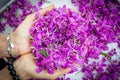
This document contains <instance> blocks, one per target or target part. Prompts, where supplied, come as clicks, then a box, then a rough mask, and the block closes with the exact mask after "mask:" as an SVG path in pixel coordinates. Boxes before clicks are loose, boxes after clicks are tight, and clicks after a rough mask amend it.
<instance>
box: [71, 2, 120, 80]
mask: <svg viewBox="0 0 120 80" xmlns="http://www.w3.org/2000/svg"><path fill="white" fill-rule="evenodd" d="M71 2H72V3H73V4H74V5H75V6H77V7H78V10H79V12H80V15H82V16H83V17H84V18H85V20H86V22H83V23H84V24H85V25H84V28H87V29H86V31H85V32H86V34H87V38H88V40H89V41H88V42H90V43H91V44H90V45H88V44H87V45H88V46H89V49H88V52H87V56H86V57H88V58H85V59H86V62H85V63H84V65H83V66H82V70H81V71H82V72H84V73H85V75H86V76H85V77H84V78H83V80H119V76H120V74H119V73H120V57H119V52H118V53H117V52H116V49H112V50H111V51H109V52H108V53H105V52H104V51H107V50H108V49H109V48H108V46H107V44H110V43H117V45H118V47H119V48H120V4H119V3H118V2H117V0H71ZM87 38H85V39H86V40H87ZM101 55H103V56H102V60H100V58H101V57H100V56H101ZM113 57H116V59H113ZM91 59H93V61H92V63H90V62H91Z"/></svg>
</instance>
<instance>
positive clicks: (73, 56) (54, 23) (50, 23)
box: [30, 6, 87, 74]
mask: <svg viewBox="0 0 120 80" xmlns="http://www.w3.org/2000/svg"><path fill="white" fill-rule="evenodd" d="M81 18H82V16H80V15H79V14H78V13H77V12H72V11H71V10H70V9H68V10H67V8H66V6H63V7H62V8H58V9H54V10H52V11H50V12H49V13H47V14H46V16H40V17H39V16H38V17H37V20H36V21H35V23H34V25H33V27H32V28H31V30H30V33H31V35H32V37H33V42H32V46H33V50H32V51H33V54H34V55H35V57H36V59H37V61H36V65H37V66H38V67H39V68H38V69H37V72H41V71H42V70H46V71H48V73H50V74H52V73H54V70H56V69H60V68H67V67H71V68H72V70H71V71H72V72H74V71H76V70H77V68H76V67H75V65H76V64H81V62H82V58H83V57H85V55H86V54H85V53H82V52H86V51H87V50H86V48H87V47H86V48H85V49H83V48H84V46H85V45H83V42H82V40H81V39H82V38H83V35H85V34H83V35H82V33H84V32H83V31H82V27H81V26H80V25H81V23H82V22H81V21H80V20H81ZM82 47H83V48H82Z"/></svg>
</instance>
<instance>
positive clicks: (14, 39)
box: [11, 32, 20, 56]
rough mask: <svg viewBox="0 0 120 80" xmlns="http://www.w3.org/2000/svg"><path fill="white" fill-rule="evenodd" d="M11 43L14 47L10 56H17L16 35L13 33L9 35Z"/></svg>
mask: <svg viewBox="0 0 120 80" xmlns="http://www.w3.org/2000/svg"><path fill="white" fill-rule="evenodd" d="M11 42H12V43H13V45H14V47H13V48H12V55H13V56H19V55H20V54H19V50H18V43H17V39H16V34H15V33H14V32H12V33H11Z"/></svg>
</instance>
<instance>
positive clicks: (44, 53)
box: [40, 50, 48, 57]
mask: <svg viewBox="0 0 120 80" xmlns="http://www.w3.org/2000/svg"><path fill="white" fill-rule="evenodd" d="M40 53H41V54H42V55H43V56H44V57H47V56H48V54H47V52H46V51H45V50H40Z"/></svg>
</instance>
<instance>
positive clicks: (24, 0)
mask: <svg viewBox="0 0 120 80" xmlns="http://www.w3.org/2000/svg"><path fill="white" fill-rule="evenodd" d="M44 2H45V0H40V1H38V4H36V5H32V4H31V3H30V1H29V0H15V2H14V3H13V4H12V5H11V6H10V7H8V8H7V10H6V11H4V12H3V13H2V14H0V15H1V16H2V18H3V19H4V20H5V21H4V22H0V32H2V31H4V30H5V29H4V27H3V26H2V25H8V26H9V27H12V28H17V27H18V25H19V24H20V23H21V22H22V21H23V20H24V19H25V17H26V16H27V15H28V14H31V13H32V12H35V11H37V10H38V9H39V8H40V7H41V5H42V4H43V3H44ZM1 20H2V19H1Z"/></svg>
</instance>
